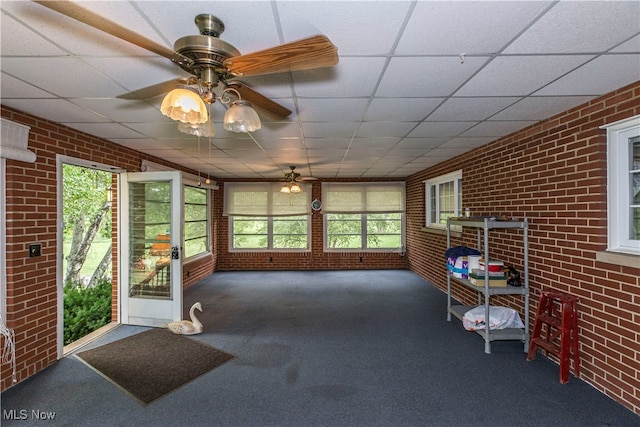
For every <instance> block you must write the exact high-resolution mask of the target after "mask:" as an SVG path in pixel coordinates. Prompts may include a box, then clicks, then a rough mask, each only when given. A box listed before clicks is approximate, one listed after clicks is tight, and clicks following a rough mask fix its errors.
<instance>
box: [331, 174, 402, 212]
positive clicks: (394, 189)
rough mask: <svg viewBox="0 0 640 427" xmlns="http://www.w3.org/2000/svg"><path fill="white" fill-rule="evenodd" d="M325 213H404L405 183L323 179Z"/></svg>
mask: <svg viewBox="0 0 640 427" xmlns="http://www.w3.org/2000/svg"><path fill="white" fill-rule="evenodd" d="M322 205H323V207H322V211H323V212H324V213H377V212H387V213H392V212H404V209H405V183H404V182H362V183H360V182H356V183H354V182H349V183H344V182H323V183H322Z"/></svg>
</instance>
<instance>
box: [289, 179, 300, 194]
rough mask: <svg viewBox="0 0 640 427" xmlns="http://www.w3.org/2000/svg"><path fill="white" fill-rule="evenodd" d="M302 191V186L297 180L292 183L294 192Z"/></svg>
mask: <svg viewBox="0 0 640 427" xmlns="http://www.w3.org/2000/svg"><path fill="white" fill-rule="evenodd" d="M301 191H302V188H301V187H300V186H299V185H298V184H297V183H295V182H292V183H291V192H292V193H300V192H301Z"/></svg>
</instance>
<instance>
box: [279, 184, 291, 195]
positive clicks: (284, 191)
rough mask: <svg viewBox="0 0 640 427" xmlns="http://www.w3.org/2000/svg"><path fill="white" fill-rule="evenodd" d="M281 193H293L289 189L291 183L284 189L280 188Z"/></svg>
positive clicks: (283, 187)
mask: <svg viewBox="0 0 640 427" xmlns="http://www.w3.org/2000/svg"><path fill="white" fill-rule="evenodd" d="M280 192H281V193H291V188H290V187H289V183H286V184H284V185H283V186H282V187H280Z"/></svg>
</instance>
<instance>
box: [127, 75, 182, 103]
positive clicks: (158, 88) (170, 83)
mask: <svg viewBox="0 0 640 427" xmlns="http://www.w3.org/2000/svg"><path fill="white" fill-rule="evenodd" d="M188 84H190V82H189V79H172V80H167V81H166V82H162V83H156V84H154V85H151V86H147V87H143V88H140V89H138V90H134V91H131V92H128V93H125V94H122V95H118V96H117V98H118V99H127V100H143V101H144V100H146V99H151V98H155V97H156V96H159V95H162V94H164V93H167V92H169V91H171V90H172V89H174V88H175V87H176V86H177V85H188Z"/></svg>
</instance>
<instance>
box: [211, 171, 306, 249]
mask: <svg viewBox="0 0 640 427" xmlns="http://www.w3.org/2000/svg"><path fill="white" fill-rule="evenodd" d="M299 185H300V187H301V188H302V192H300V193H295V194H293V193H292V194H289V195H282V193H280V187H281V186H282V183H273V182H229V183H225V185H224V206H223V216H227V217H228V226H229V230H228V239H229V243H228V251H229V252H235V253H238V252H298V253H300V252H311V244H312V242H311V240H312V233H311V200H310V199H311V186H310V185H308V184H303V183H300V184H299ZM242 193H246V194H248V195H249V197H248V198H243V197H242ZM251 194H254V195H255V196H257V197H251V196H250V195H251ZM260 194H264V195H265V196H266V197H264V198H262V197H263V196H260ZM236 196H238V200H236ZM283 196H286V197H291V198H293V197H295V198H296V199H292V200H291V201H290V202H289V203H291V204H286V203H282V202H283V200H282V197H283ZM237 201H240V202H241V203H237ZM245 207H246V209H248V210H247V212H246V214H243V213H244V212H242V211H241V210H242V209H243V208H245ZM252 217H253V218H256V219H262V218H266V221H267V233H266V235H267V247H266V248H236V247H234V241H235V239H234V236H235V234H234V221H235V218H242V219H243V220H244V218H252ZM287 217H304V218H305V221H306V237H307V246H306V247H305V248H274V236H275V234H274V226H273V223H274V221H275V220H276V219H278V218H287Z"/></svg>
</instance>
